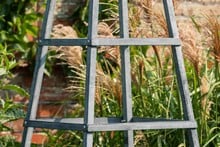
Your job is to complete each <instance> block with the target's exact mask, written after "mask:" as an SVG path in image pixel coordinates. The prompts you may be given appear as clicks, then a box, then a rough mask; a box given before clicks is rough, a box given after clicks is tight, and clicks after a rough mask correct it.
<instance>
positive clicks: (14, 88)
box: [2, 84, 29, 97]
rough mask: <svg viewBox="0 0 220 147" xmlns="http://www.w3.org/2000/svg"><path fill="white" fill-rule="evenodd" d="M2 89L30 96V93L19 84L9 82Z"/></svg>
mask: <svg viewBox="0 0 220 147" xmlns="http://www.w3.org/2000/svg"><path fill="white" fill-rule="evenodd" d="M2 89H3V90H12V91H14V92H16V93H18V94H20V95H21V96H26V97H29V94H28V93H27V92H26V91H25V90H24V89H23V88H21V87H19V86H17V85H13V84H7V85H5V86H3V87H2Z"/></svg>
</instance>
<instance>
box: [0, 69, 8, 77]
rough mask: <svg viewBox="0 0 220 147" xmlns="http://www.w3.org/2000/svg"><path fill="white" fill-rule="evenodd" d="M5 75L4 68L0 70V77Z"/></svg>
mask: <svg viewBox="0 0 220 147" xmlns="http://www.w3.org/2000/svg"><path fill="white" fill-rule="evenodd" d="M5 74H7V71H6V69H5V68H0V76H2V75H5Z"/></svg>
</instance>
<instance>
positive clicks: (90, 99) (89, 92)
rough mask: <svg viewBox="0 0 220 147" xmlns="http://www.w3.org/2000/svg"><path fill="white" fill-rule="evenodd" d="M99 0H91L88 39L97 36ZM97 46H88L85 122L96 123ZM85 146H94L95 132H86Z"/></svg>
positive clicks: (87, 123)
mask: <svg viewBox="0 0 220 147" xmlns="http://www.w3.org/2000/svg"><path fill="white" fill-rule="evenodd" d="M98 12H99V0H90V4H89V29H88V39H89V40H90V41H91V40H92V39H93V38H97V32H98V30H97V26H98ZM96 56H97V47H94V46H88V48H87V61H86V62H87V63H86V88H85V114H84V124H86V125H89V124H94V117H95V114H94V111H95V110H94V107H95V86H96ZM83 146H85V147H92V146H93V133H92V132H84V140H83Z"/></svg>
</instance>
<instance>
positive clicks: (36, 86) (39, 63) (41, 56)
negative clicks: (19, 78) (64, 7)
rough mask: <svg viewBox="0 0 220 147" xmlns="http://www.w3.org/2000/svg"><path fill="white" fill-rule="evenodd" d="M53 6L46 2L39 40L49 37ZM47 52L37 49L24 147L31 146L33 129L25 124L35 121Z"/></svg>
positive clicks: (43, 47) (45, 49) (54, 2)
mask: <svg viewBox="0 0 220 147" xmlns="http://www.w3.org/2000/svg"><path fill="white" fill-rule="evenodd" d="M55 5H56V1H55V0H52V1H51V0H48V1H47V6H46V11H45V17H44V20H43V23H42V31H41V36H40V38H41V39H44V38H49V37H50V33H51V29H52V24H53V12H54V9H55ZM41 39H40V41H41ZM47 51H48V46H42V45H39V48H38V50H37V57H36V65H35V69H34V76H33V82H32V85H31V91H30V101H29V105H28V110H27V115H26V119H25V121H24V131H23V137H22V146H25V147H28V146H30V145H31V140H32V134H33V130H34V128H33V127H28V125H27V123H28V121H29V120H31V119H36V115H37V108H38V103H39V97H40V91H41V85H42V80H43V74H44V67H45V61H46V56H47Z"/></svg>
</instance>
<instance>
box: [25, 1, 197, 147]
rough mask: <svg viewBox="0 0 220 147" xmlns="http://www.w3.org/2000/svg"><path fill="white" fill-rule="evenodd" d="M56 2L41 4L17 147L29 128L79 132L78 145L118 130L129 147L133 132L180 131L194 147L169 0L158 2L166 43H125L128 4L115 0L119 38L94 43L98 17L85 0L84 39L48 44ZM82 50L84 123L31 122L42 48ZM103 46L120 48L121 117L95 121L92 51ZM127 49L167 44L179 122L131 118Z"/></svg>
mask: <svg viewBox="0 0 220 147" xmlns="http://www.w3.org/2000/svg"><path fill="white" fill-rule="evenodd" d="M55 5H56V0H47V5H46V11H45V15H44V19H43V23H42V30H41V38H40V40H39V48H38V50H37V58H36V65H35V70H34V77H33V82H32V86H31V92H30V95H31V97H30V102H29V106H28V110H27V115H26V119H25V121H24V132H23V138H22V146H24V147H29V146H30V145H31V138H32V133H33V130H34V128H48V129H60V130H61V129H62V130H77V131H82V132H83V133H84V136H83V146H85V147H91V146H93V133H94V132H98V131H124V145H125V146H129V147H132V146H133V131H134V130H151V129H186V130H187V134H188V135H187V136H188V140H189V145H190V146H191V147H199V141H198V135H197V130H196V129H197V124H196V121H195V119H194V114H193V109H192V104H191V101H190V94H189V88H188V82H187V78H186V73H185V67H184V61H183V55H182V51H181V43H180V40H179V34H178V29H177V25H176V20H175V14H174V9H173V3H172V0H163V5H164V12H165V16H166V21H167V26H168V30H169V37H168V38H130V37H129V30H128V2H127V0H119V2H118V5H119V21H120V38H114V39H112V38H98V36H97V25H98V13H99V0H90V4H89V6H90V8H89V12H90V14H89V23H88V24H89V25H88V38H81V39H50V33H51V30H52V24H53V12H54V10H55ZM76 45H80V46H87V64H86V88H85V113H84V118H62V119H54V118H51V119H37V118H36V114H37V107H38V103H39V96H40V91H41V85H42V79H43V73H44V68H45V60H46V55H47V51H48V46H76ZM104 45H118V46H120V54H121V66H122V69H121V79H122V91H123V93H122V94H123V96H122V97H123V106H122V107H123V108H122V109H123V110H122V113H123V116H122V118H119V117H102V118H97V117H95V114H94V109H95V108H94V107H95V82H96V81H95V80H96V78H95V77H96V56H97V47H98V46H104ZM131 45H170V46H171V47H172V53H173V61H174V64H175V69H176V76H177V81H178V86H179V90H180V95H181V100H182V107H183V111H184V120H167V119H153V118H152V119H149V118H138V117H133V114H132V94H131V75H130V73H131V72H130V68H131V67H130V51H129V46H131Z"/></svg>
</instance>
